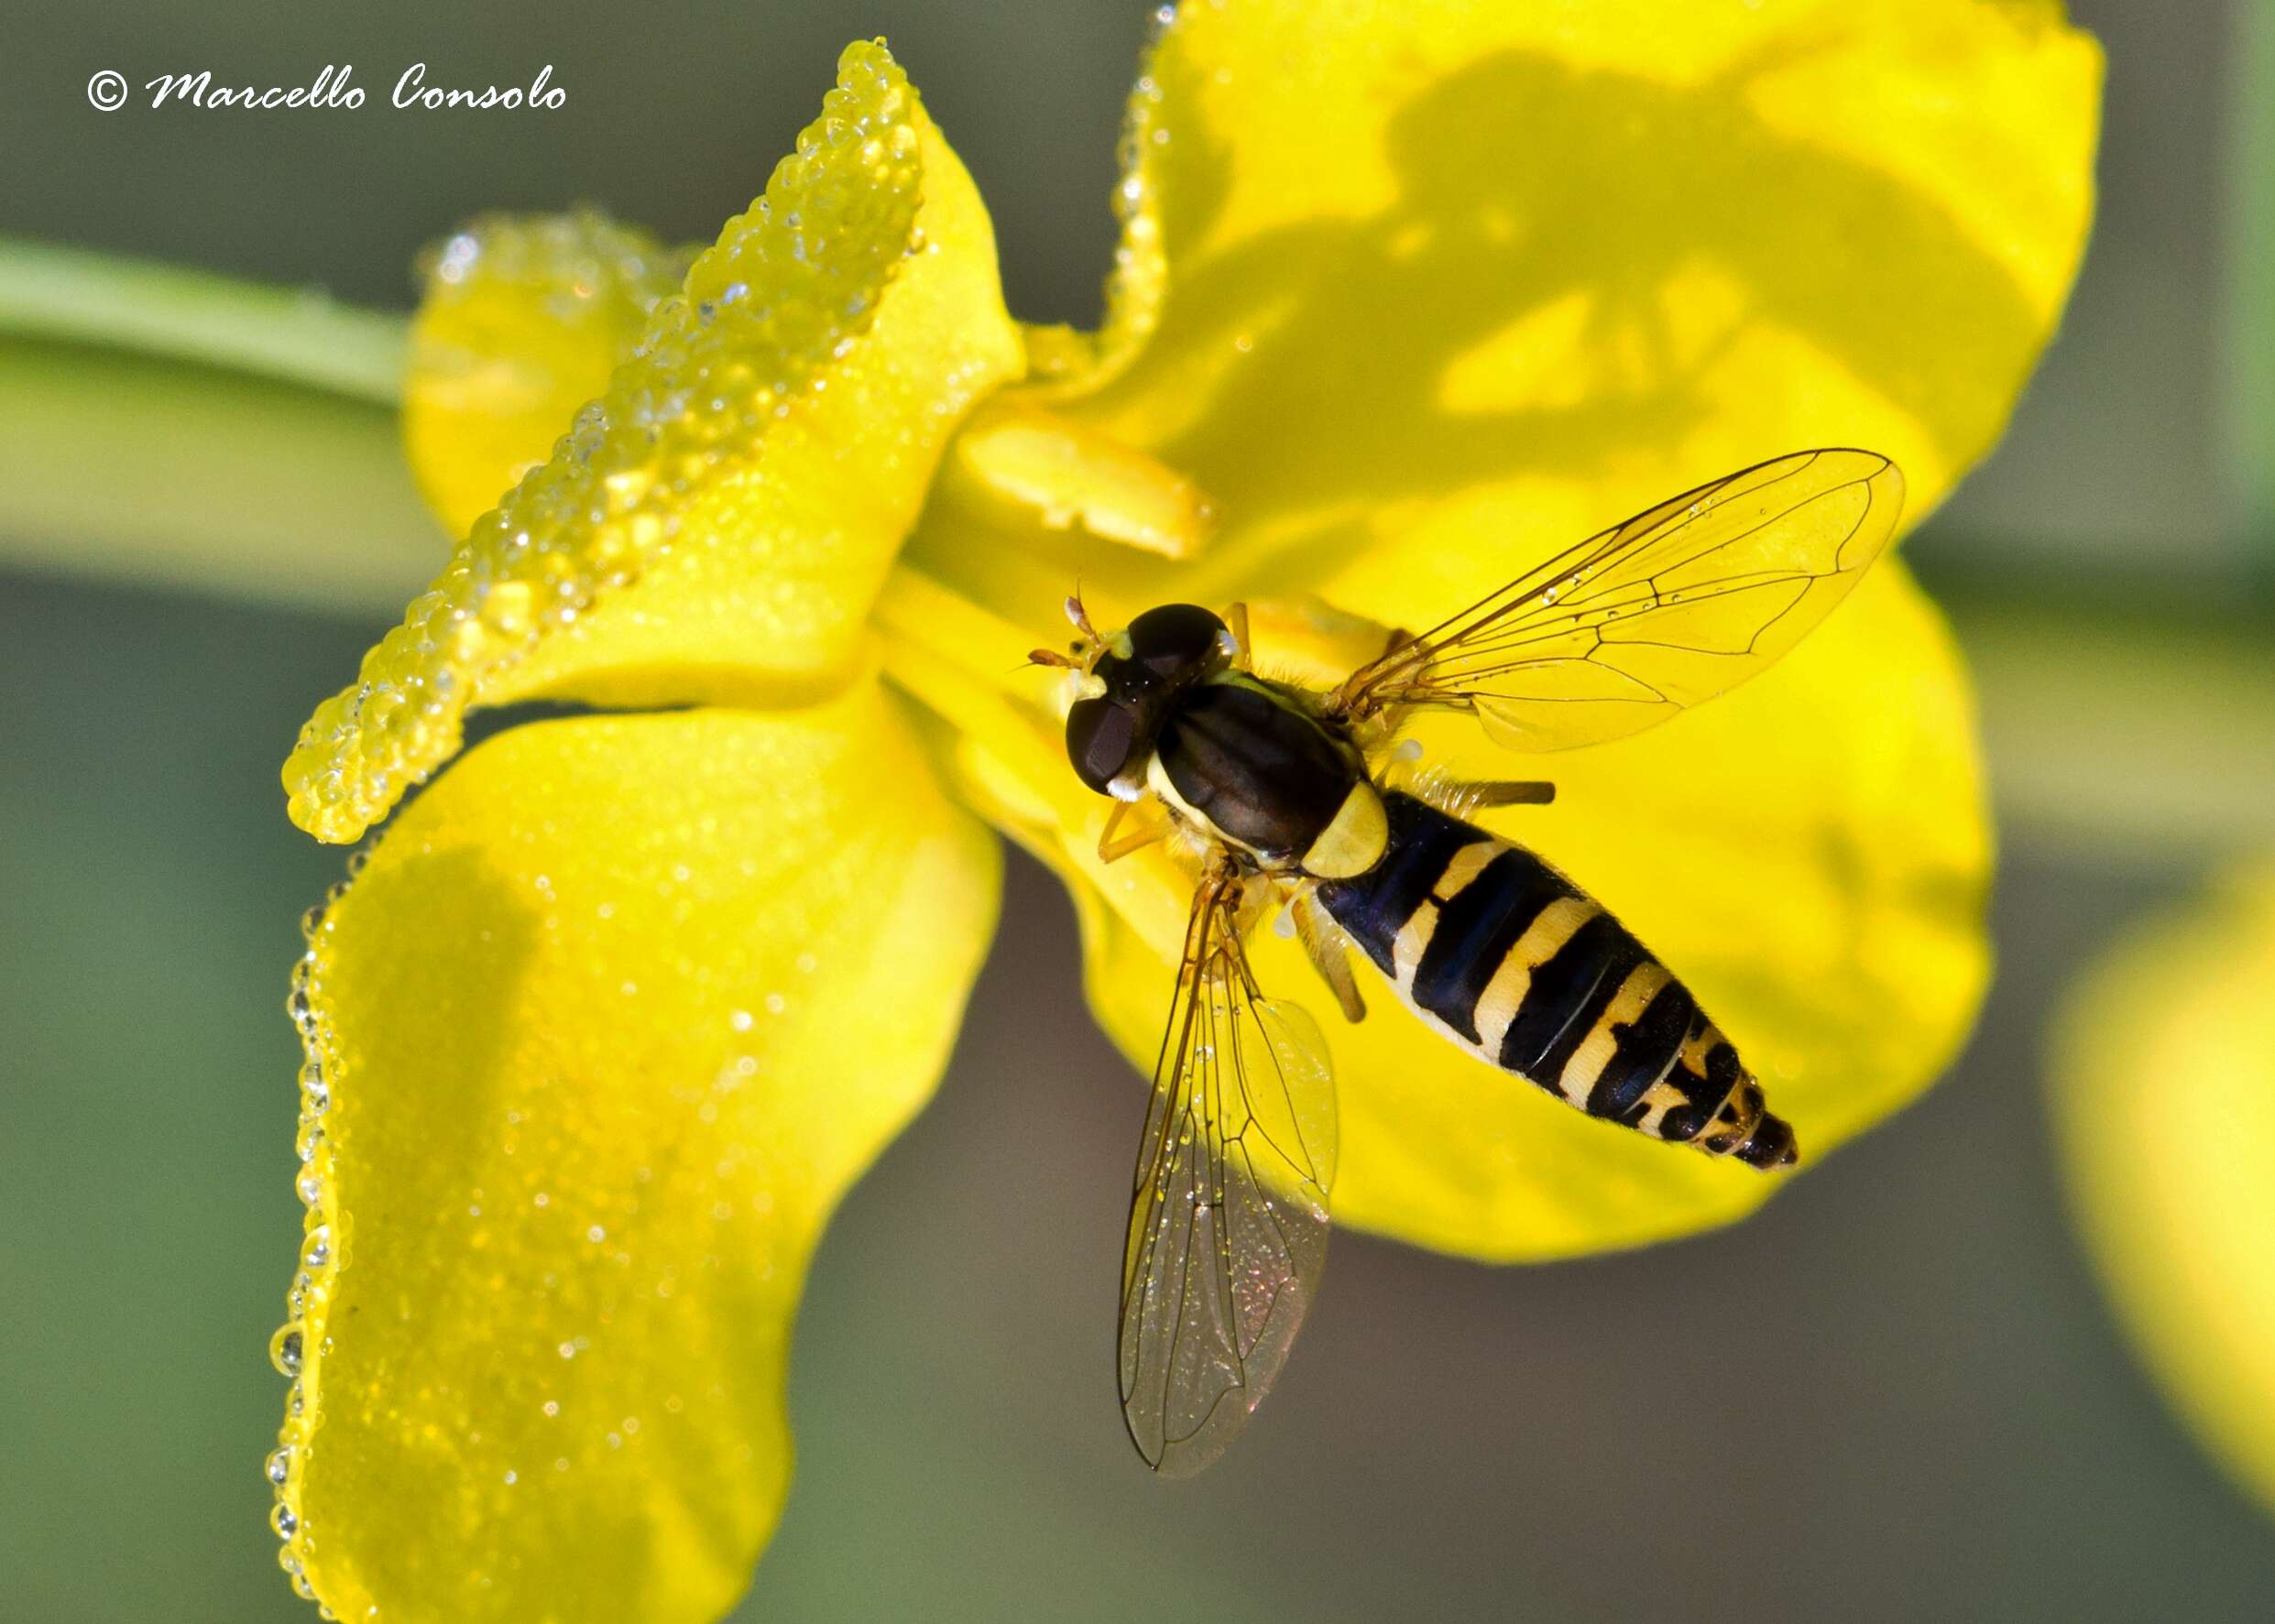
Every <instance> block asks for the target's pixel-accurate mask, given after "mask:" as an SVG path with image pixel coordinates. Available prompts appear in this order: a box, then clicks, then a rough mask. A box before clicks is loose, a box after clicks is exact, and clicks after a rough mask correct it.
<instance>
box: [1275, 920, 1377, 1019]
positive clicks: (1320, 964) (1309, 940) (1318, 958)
mask: <svg viewBox="0 0 2275 1624" xmlns="http://www.w3.org/2000/svg"><path fill="white" fill-rule="evenodd" d="M1287 911H1288V914H1289V916H1290V917H1291V918H1293V919H1294V920H1295V921H1296V940H1297V941H1299V942H1301V943H1303V944H1304V952H1305V954H1307V955H1308V956H1309V957H1310V960H1311V967H1312V968H1313V969H1315V970H1317V971H1318V973H1319V979H1320V980H1322V981H1324V982H1326V983H1327V985H1328V990H1329V991H1330V992H1332V993H1333V994H1334V995H1335V1001H1336V1003H1338V1004H1340V1006H1342V1011H1343V1019H1345V1020H1364V1019H1366V1018H1367V1007H1366V1000H1365V999H1363V998H1362V997H1360V996H1359V981H1358V978H1357V977H1356V976H1354V975H1352V974H1351V953H1350V947H1349V944H1348V943H1346V942H1345V940H1344V938H1343V933H1342V932H1341V931H1340V930H1339V929H1337V927H1336V925H1335V922H1334V921H1332V920H1329V919H1328V918H1327V917H1326V916H1325V915H1323V914H1322V913H1321V912H1320V911H1319V909H1318V904H1317V903H1315V902H1313V901H1312V899H1311V893H1310V892H1309V891H1308V890H1305V891H1299V892H1297V893H1296V898H1295V899H1294V900H1293V901H1291V902H1290V903H1288V905H1287Z"/></svg>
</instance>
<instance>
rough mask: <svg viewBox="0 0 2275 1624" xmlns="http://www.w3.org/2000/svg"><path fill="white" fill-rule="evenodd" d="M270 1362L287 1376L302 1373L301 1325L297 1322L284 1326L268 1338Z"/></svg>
mask: <svg viewBox="0 0 2275 1624" xmlns="http://www.w3.org/2000/svg"><path fill="white" fill-rule="evenodd" d="M268 1362H269V1363H270V1364H272V1365H274V1366H276V1368H278V1370H279V1372H281V1373H282V1374H284V1375H286V1376H298V1375H299V1374H300V1373H301V1327H300V1325H299V1324H298V1323H297V1322H295V1323H294V1324H289V1325H286V1326H284V1327H283V1328H282V1329H281V1330H279V1332H278V1333H277V1334H276V1335H274V1336H271V1337H270V1338H269V1339H268Z"/></svg>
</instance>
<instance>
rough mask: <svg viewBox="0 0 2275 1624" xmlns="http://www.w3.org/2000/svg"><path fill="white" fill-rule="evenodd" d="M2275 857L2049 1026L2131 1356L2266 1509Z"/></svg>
mask: <svg viewBox="0 0 2275 1624" xmlns="http://www.w3.org/2000/svg"><path fill="white" fill-rule="evenodd" d="M2270 989H2275V866H2270V864H2269V863H2268V862H2266V861H2265V860H2264V859H2263V860H2261V861H2260V862H2259V863H2258V864H2257V865H2255V866H2252V867H2250V868H2248V869H2245V870H2242V871H2239V872H2237V873H2235V874H2233V875H2230V876H2229V877H2227V879H2226V882H2225V883H2224V884H2223V885H2222V886H2221V887H2220V888H2219V891H2218V893H2217V894H2216V895H2215V897H2213V898H2212V899H2208V900H2206V901H2204V902H2202V903H2200V904H2198V905H2196V906H2194V907H2193V908H2190V909H2189V910H2186V911H2185V912H2182V913H2181V914H2178V915H2176V916H2174V917H2171V918H2168V919H2165V920H2163V921H2160V922H2158V923H2156V924H2155V925H2152V926H2150V927H2149V928H2147V929H2144V930H2141V931H2139V932H2136V933H2134V934H2133V935H2132V936H2131V937H2130V938H2128V939H2127V941H2126V942H2125V943H2123V944H2122V945H2120V946H2119V947H2118V948H2117V949H2116V951H2115V952H2114V953H2113V954H2110V955H2109V956H2108V957H2107V958H2106V959H2105V961H2104V962H2103V963H2102V964H2101V965H2098V966H2097V967H2096V968H2095V970H2093V971H2092V972H2091V973H2090V974H2089V975H2086V976H2085V977H2084V980H2083V981H2082V982H2081V983H2080V985H2079V986H2078V987H2077V988H2076V990H2075V991H2074V992H2073V994H2072V995H2071V997H2070V998H2069V1000H2068V1002H2067V1006H2066V1008H2065V1010H2064V1012H2063V1014H2062V1017H2061V1019H2060V1020H2059V1022H2058V1024H2057V1027H2056V1030H2055V1041H2054V1053H2053V1067H2052V1075H2053V1082H2054V1089H2055V1093H2054V1120H2055V1123H2056V1126H2057V1128H2059V1130H2060V1139H2061V1143H2062V1151H2063V1161H2064V1162H2065V1163H2066V1171H2067V1172H2068V1174H2069V1179H2070V1193H2071V1199H2072V1203H2073V1206H2074V1208H2075V1210H2076V1213H2077V1217H2078V1222H2079V1224H2080V1226H2082V1227H2083V1229H2084V1234H2085V1239H2086V1242H2087V1248H2088V1250H2089V1251H2090V1252H2091V1254H2092V1257H2093V1259H2094V1261H2095V1264H2096V1265H2097V1266H2098V1267H2099V1270H2100V1272H2101V1277H2102V1282H2103V1284H2104V1286H2105V1288H2106V1289H2107V1291H2108V1292H2109V1295H2110V1297H2111V1299H2112V1300H2113V1301H2114V1302H2115V1303H2116V1310H2117V1314H2118V1317H2119V1319H2120V1320H2121V1321H2122V1322H2123V1323H2124V1324H2125V1327H2126V1329H2127V1331H2129V1332H2130V1333H2131V1335H2132V1337H2133V1341H2134V1345H2135V1346H2136V1347H2138V1349H2139V1351H2140V1355H2141V1357H2142V1360H2143V1361H2144V1362H2145V1363H2146V1364H2147V1365H2148V1367H2149V1371H2150V1373H2151V1374H2152V1375H2154V1376H2155V1377H2156V1378H2157V1380H2158V1382H2159V1384H2160V1386H2161V1387H2162V1388H2163V1390H2164V1391H2165V1394H2166V1396H2167V1397H2168V1398H2170V1399H2171V1401H2172V1404H2173V1406H2174V1408H2175V1409H2177V1410H2178V1411H2180V1413H2181V1416H2182V1419H2183V1420H2184V1421H2185V1422H2187V1423H2188V1426H2189V1428H2190V1429H2191V1430H2192V1431H2193V1433H2195V1435H2196V1437H2197V1439H2198V1440H2199V1441H2200V1442H2201V1443H2202V1444H2203V1445H2204V1448H2205V1449H2206V1450H2207V1451H2209V1452H2210V1453H2211V1455H2213V1456H2214V1457H2215V1459H2217V1460H2218V1461H2219V1462H2220V1463H2221V1464H2222V1465H2223V1466H2226V1468H2227V1470H2228V1471H2230V1472H2231V1473H2233V1474H2234V1475H2235V1476H2236V1477H2237V1480H2238V1481H2240V1482H2241V1483H2242V1484H2243V1485H2244V1486H2245V1487H2246V1488H2248V1489H2250V1490H2251V1491H2252V1492H2254V1493H2256V1494H2257V1495H2258V1496H2259V1498H2260V1499H2261V1500H2263V1501H2265V1502H2266V1503H2267V1504H2268V1505H2269V1506H2270V1507H2271V1508H2275V1250H2270V1248H2269V1246H2268V1237H2269V1235H2270V1233H2271V1232H2275V1112H2270V1108H2269V1106H2270V1101H2275V991H2271V990H2270Z"/></svg>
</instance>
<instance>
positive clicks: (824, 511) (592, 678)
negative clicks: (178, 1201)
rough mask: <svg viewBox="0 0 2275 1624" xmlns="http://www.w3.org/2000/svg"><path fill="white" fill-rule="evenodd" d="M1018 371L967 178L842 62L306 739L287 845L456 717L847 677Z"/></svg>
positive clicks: (423, 763)
mask: <svg viewBox="0 0 2275 1624" xmlns="http://www.w3.org/2000/svg"><path fill="white" fill-rule="evenodd" d="M935 213H936V214H938V215H939V216H940V217H941V218H940V219H939V220H938V221H937V222H935ZM935 223H937V224H938V225H939V226H940V228H941V229H939V230H938V231H937V232H935V231H934V230H933V229H932V227H933V225H934V224H935ZM896 279H897V281H898V284H899V285H898V286H897V287H895V288H893V289H890V290H889V289H888V284H889V283H893V282H895V281H896ZM888 329H890V330H891V331H890V332H888V331H887V330H888ZM857 358H868V359H871V360H874V361H876V362H877V363H878V365H876V366H875V368H874V369H873V373H874V375H873V376H871V375H870V373H865V372H864V370H863V368H862V366H861V365H858V364H857ZM1022 365H1023V360H1022V354H1021V350H1020V345H1019V339H1018V334H1017V332H1016V330H1015V329H1014V328H1013V327H1012V325H1011V323H1010V322H1009V320H1008V318H1007V317H1004V316H1003V315H1002V313H1001V300H1000V295H999V294H998V293H997V291H996V283H995V277H994V265H993V244H992V239H991V235H990V233H989V231H988V228H987V224H986V216H985V213H984V211H983V210H982V209H980V207H979V203H978V200H977V197H976V194H975V193H974V192H973V191H972V188H971V185H970V180H969V178H968V176H966V175H965V174H964V173H963V170H962V169H961V166H960V165H959V164H957V161H956V159H955V157H954V155H953V154H952V153H951V152H949V150H948V149H947V147H946V143H945V142H943V141H941V140H940V139H939V138H938V136H937V132H936V131H935V130H934V129H933V127H932V125H930V123H929V121H928V120H927V119H925V118H924V114H923V111H922V108H921V107H920V105H919V104H918V102H917V99H916V96H915V93H914V92H913V90H912V89H911V88H910V86H909V85H908V83H907V81H906V79H905V77H904V76H903V75H902V72H901V70H900V69H899V67H898V66H897V65H896V64H895V63H894V62H893V61H892V59H891V56H890V55H889V54H888V53H887V52H886V51H885V49H884V48H883V46H882V45H881V43H866V44H856V45H854V46H851V47H849V48H848V49H847V51H846V52H845V55H844V57H843V59H842V60H841V61H840V63H839V82H838V84H837V88H836V89H835V90H833V91H832V92H831V93H830V94H829V96H828V97H827V98H826V101H825V104H824V112H823V115H822V117H821V118H820V119H818V120H817V121H816V122H815V124H813V125H810V126H809V127H808V128H807V129H806V130H805V131H804V133H803V134H802V135H801V136H799V141H798V150H797V152H796V153H795V154H794V155H793V156H792V157H790V158H785V159H783V160H782V164H781V165H780V166H779V167H778V168H777V169H775V171H774V174H773V177H772V178H771V180H769V182H768V184H767V189H766V193H765V195H764V196H763V197H762V198H760V200H759V202H757V203H755V204H754V205H753V206H752V208H751V209H750V210H749V212H748V213H744V214H742V215H740V216H738V218H737V219H735V220H733V221H730V222H729V223H727V227H726V229H725V231H724V232H723V233H722V234H721V235H720V237H719V240H718V242H717V243H716V245H713V246H712V247H711V248H709V249H707V250H705V252H704V253H703V254H702V255H701V256H699V257H698V258H697V259H696V260H695V264H694V266H693V267H692V268H691V269H690V270H689V271H688V273H687V278H686V282H685V285H684V289H683V291H682V293H681V294H680V295H679V296H677V297H675V298H673V299H669V300H664V301H663V302H662V303H661V304H659V305H658V306H656V307H655V309H654V311H652V312H651V318H650V322H649V326H648V329H647V332H646V335H645V337H644V338H643V340H642V341H641V343H640V348H639V350H638V352H637V354H635V356H634V358H633V359H632V360H631V361H629V362H628V363H626V364H625V365H623V366H621V367H620V368H618V371H617V373H616V374H615V376H614V377H613V378H612V379H611V380H610V382H609V385H608V387H607V392H606V393H605V394H603V395H602V396H601V397H600V398H598V399H596V400H595V401H592V402H590V403H589V404H587V405H586V406H585V408H584V409H583V410H582V411H580V412H579V413H578V414H577V417H576V420H575V421H574V424H573V425H572V426H571V428H570V430H569V432H568V433H567V434H566V435H565V436H564V437H563V439H562V440H561V441H560V442H559V443H558V444H557V445H556V446H555V447H554V449H553V452H552V457H551V459H550V460H549V461H548V462H546V463H544V465H543V466H541V467H540V468H538V469H536V470H535V471H533V472H532V473H530V474H529V475H528V476H527V477H526V478H525V479H523V480H522V481H521V483H520V485H516V486H515V487H514V488H513V490H512V491H511V492H510V493H509V494H508V495H507V496H506V497H505V499H504V501H503V502H502V503H501V505H500V506H499V507H497V508H495V509H493V510H492V511H490V512H489V513H487V514H485V515H484V516H483V517H482V518H480V519H478V520H477V521H476V523H475V525H474V527H473V529H472V530H471V531H470V533H469V534H468V537H467V539H466V540H465V542H464V543H462V544H461V546H460V547H459V549H458V551H457V553H456V555H455V556H454V559H453V560H452V561H451V563H450V565H449V566H448V567H447V568H446V569H445V570H444V571H443V573H442V575H441V576H439V577H438V578H437V579H436V581H435V582H434V583H433V584H432V587H431V589H430V590H429V591H428V592H427V593H426V594H424V595H423V596H421V598H419V599H418V600H417V601H416V602H414V603H413V604H412V605H410V609H409V610H408V611H407V612H406V615H405V617H404V621H403V623H402V625H401V626H399V627H397V628H396V629H395V630H393V631H391V632H389V633H388V636H387V637H386V638H384V639H383V640H382V641H381V642H380V643H379V644H378V646H377V647H376V648H375V649H372V650H371V652H370V653H369V654H367V655H366V657H365V659H364V663H363V669H362V670H361V672H360V673H359V676H358V680H357V681H356V682H355V685H353V686H352V687H350V688H348V689H346V690H345V691H344V692H341V693H340V694H339V695H337V696H335V697H334V698H333V699H331V700H329V701H327V702H325V703H324V704H323V706H321V707H319V709H318V710H317V712H316V714H315V715H314V716H313V717H312V719H311V720H310V722H309V724H308V725H307V726H306V727H305V728H303V729H302V732H301V740H300V744H299V747H297V748H296V749H295V750H294V752H293V753H292V756H291V758H290V760H289V761H288V762H287V764H286V768H285V773H284V779H285V788H286V791H287V793H288V795H289V797H290V812H291V815H292V818H293V820H294V822H296V823H299V824H300V825H301V827H302V828H304V829H307V830H308V831H309V832H310V833H312V834H315V835H317V836H318V837H319V838H321V839H324V840H330V841H346V840H352V839H354V838H355V837H356V836H357V835H358V834H361V833H362V832H363V831H364V830H365V829H366V828H367V827H369V826H370V824H371V823H374V822H376V821H377V820H378V819H379V818H381V817H383V816H384V815H385V814H386V812H388V809H389V808H390V807H392V806H393V804H394V803H395V801H397V800H398V799H399V797H400V796H401V795H402V794H403V793H404V791H405V790H407V789H408V788H409V787H410V786H411V785H412V784H415V783H417V782H419V781H421V780H422V779H424V778H425V777H426V776H427V775H428V774H429V773H431V772H432V770H433V768H435V767H436V766H437V765H439V764H440V763H441V762H443V760H445V759H447V758H449V757H450V755H451V754H452V753H453V752H454V750H455V749H456V748H457V747H458V744H459V740H460V737H461V724H462V719H463V717H464V715H465V712H466V711H467V710H468V709H470V708H471V707H473V706H475V705H476V704H483V703H503V702H506V701H509V700H513V699H518V698H527V697H531V696H533V695H537V694H547V695H556V694H559V695H573V696H575V697H585V698H599V699H604V700H608V701H614V702H619V703H622V702H638V703H667V702H669V701H672V700H674V699H690V698H717V697H722V696H723V692H722V691H723V690H725V689H727V688H729V687H731V682H730V681H728V680H727V678H726V677H723V676H722V673H723V672H724V673H728V674H730V675H731V674H734V673H740V674H742V675H743V676H744V677H745V678H746V680H747V685H748V687H749V690H750V692H747V693H746V694H745V695H744V696H745V697H754V696H756V693H757V692H759V691H760V690H762V688H763V679H764V678H765V677H766V676H768V675H771V676H774V677H777V678H782V679H784V680H791V681H801V680H802V681H804V682H805V683H806V686H805V687H804V688H803V689H801V690H798V691H797V692H796V694H795V697H797V698H800V699H811V698H813V697H815V693H816V692H819V691H822V689H825V688H826V684H827V683H828V682H830V681H843V680H847V679H848V673H849V668H850V667H851V666H852V665H853V664H854V663H855V659H854V655H855V650H856V649H858V646H859V638H860V634H861V626H862V621H863V617H864V615H865V611H866V607H867V604H868V601H869V598H870V595H871V594H873V593H874V591H875V590H876V586H877V584H878V583H879V582H880V580H881V577H882V574H883V572H884V571H885V569H886V568H887V567H889V565H890V562H891V556H892V554H893V552H894V551H895V550H897V548H898V546H899V543H900V540H901V538H902V534H903V532H904V531H905V529H906V528H907V526H908V523H909V522H910V521H911V520H912V519H913V516H914V513H915V511H916V508H917V507H918V506H919V505H921V502H922V497H923V492H924V488H925V486H926V485H928V484H929V481H930V477H931V472H932V467H933V464H934V462H935V460H936V457H937V454H938V450H939V447H940V445H941V444H942V443H943V442H944V441H945V440H946V435H947V434H948V432H949V431H951V430H952V428H953V426H954V424H955V422H956V420H957V417H958V416H959V415H960V412H961V409H962V408H963V407H964V406H966V405H968V403H969V401H970V400H971V399H972V398H975V397H976V395H977V394H978V393H979V392H980V391H981V390H983V389H984V388H986V387H990V385H991V384H992V383H993V382H995V381H996V380H998V379H1000V378H1001V377H1003V376H1012V375H1015V374H1016V372H1017V371H1018V370H1019V369H1020V367H1021V366H1022ZM643 581H644V582H645V583H646V591H645V592H644V593H643V594H641V598H640V602H638V603H637V604H636V605H634V606H633V608H632V609H631V610H629V611H628V612H623V613H616V614H613V615H612V610H616V609H619V608H621V606H622V605H624V604H625V603H626V602H627V600H629V599H630V598H631V596H632V594H630V593H629V592H628V590H627V589H628V588H629V587H630V586H631V585H632V584H633V583H640V582H643ZM736 582H741V583H746V592H745V594H744V595H737V594H734V593H732V592H722V591H720V590H719V588H720V587H721V586H722V584H726V585H732V583H736ZM761 589H762V590H761ZM691 645H693V647H691ZM611 672H618V673H629V674H623V675H619V676H618V677H617V678H616V679H615V680H614V681H611V680H610V673H611ZM752 673H756V674H755V675H753V674H752ZM680 690H693V691H692V692H682V691H680Z"/></svg>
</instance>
